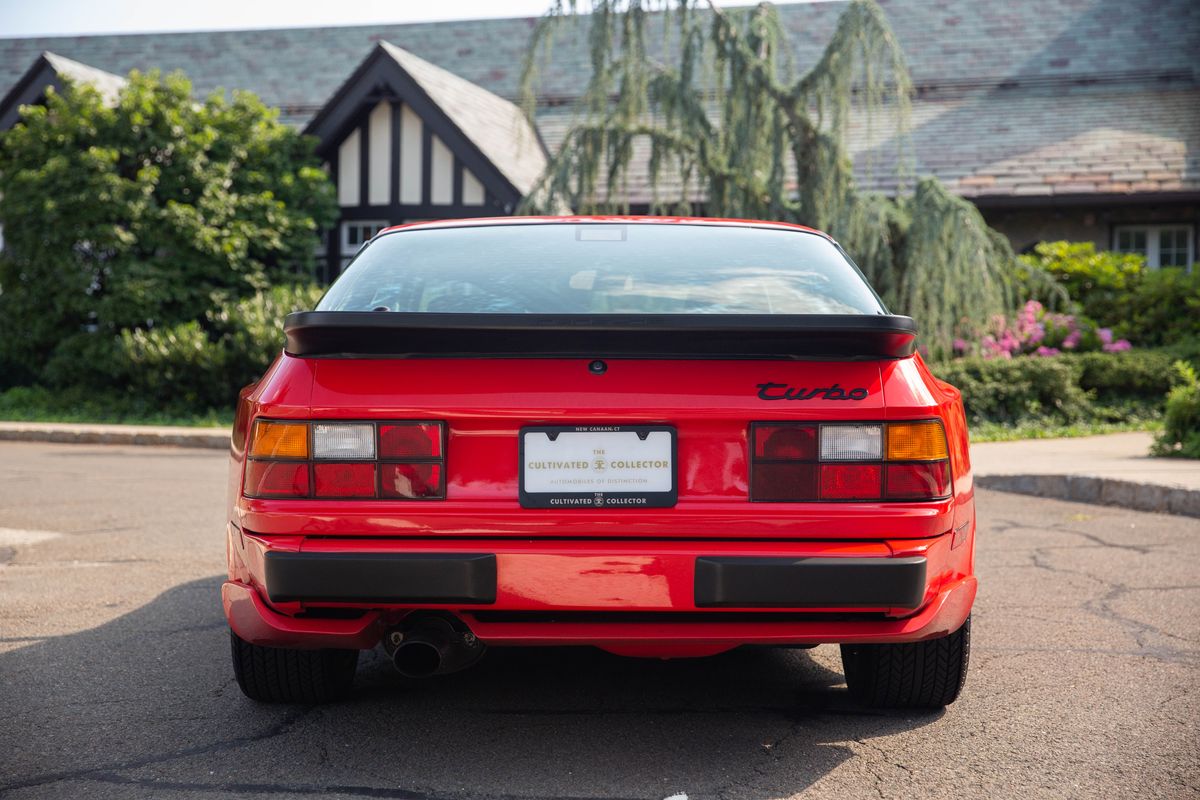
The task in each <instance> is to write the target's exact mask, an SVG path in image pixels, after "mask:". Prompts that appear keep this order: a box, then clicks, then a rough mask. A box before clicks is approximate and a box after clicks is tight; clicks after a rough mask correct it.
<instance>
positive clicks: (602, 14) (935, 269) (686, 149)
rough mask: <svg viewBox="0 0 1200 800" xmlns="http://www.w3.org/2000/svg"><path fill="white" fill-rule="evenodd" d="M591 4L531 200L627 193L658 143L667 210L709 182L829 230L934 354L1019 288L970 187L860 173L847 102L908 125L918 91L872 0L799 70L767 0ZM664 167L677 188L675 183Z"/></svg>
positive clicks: (556, 202) (534, 70) (539, 63)
mask: <svg viewBox="0 0 1200 800" xmlns="http://www.w3.org/2000/svg"><path fill="white" fill-rule="evenodd" d="M580 5H582V4H579V3H577V2H575V0H557V2H556V3H555V4H554V6H553V7H552V8H551V10H550V11H549V12H548V13H547V14H546V15H545V16H544V17H543V18H542V20H541V22H540V24H539V26H538V27H537V29H536V30H535V32H534V36H533V41H532V44H531V47H530V50H529V54H528V57H527V60H526V65H525V74H524V80H523V85H524V100H525V105H526V108H527V110H528V111H529V112H530V113H532V110H533V105H534V99H535V97H536V86H537V83H538V80H539V73H540V70H541V69H542V68H543V67H544V65H545V64H546V63H547V62H548V61H549V59H550V57H551V56H552V50H551V48H552V44H553V41H554V39H555V37H556V36H558V35H560V33H561V31H562V30H563V29H564V28H565V27H566V26H567V25H568V24H570V23H571V22H573V21H574V22H577V23H578V22H582V21H584V18H583V17H582V16H581V14H580V12H582V11H583V10H584V9H581V8H580V7H579V6H580ZM586 10H587V11H589V12H590V13H589V15H588V16H587V17H586V21H587V24H588V25H589V28H588V32H587V42H588V45H589V52H590V60H591V78H590V80H589V83H588V85H587V88H586V90H585V92H584V94H583V96H582V98H581V101H580V104H579V106H580V107H579V118H578V120H577V121H576V123H575V124H574V125H573V126H572V127H571V129H570V130H569V131H568V133H567V134H566V138H565V140H564V144H563V146H562V147H561V149H560V150H559V152H558V154H557V155H556V156H555V157H554V158H553V159H552V161H551V163H550V165H549V167H548V169H547V171H546V173H545V175H544V177H543V179H542V182H541V184H540V186H539V187H538V188H537V190H536V191H535V192H533V193H531V195H530V197H529V199H528V200H527V202H526V208H527V210H531V211H537V210H542V209H555V208H561V207H562V206H568V207H571V208H573V209H575V210H577V211H580V212H620V211H622V210H625V209H627V207H628V204H627V201H626V199H625V198H626V189H627V185H628V181H627V178H628V175H629V173H630V167H631V166H632V165H633V164H634V163H635V159H636V158H637V154H638V153H639V152H643V153H644V152H645V151H646V150H648V159H649V161H648V168H649V177H650V186H651V190H652V192H653V194H654V198H655V200H654V203H653V209H654V210H655V211H656V212H665V213H679V212H684V213H686V212H688V211H690V210H691V202H690V198H691V196H692V194H693V192H695V191H696V190H699V191H700V192H701V193H702V194H703V195H704V197H705V200H704V202H703V209H704V213H706V214H708V215H711V216H723V217H751V218H759V219H772V220H784V221H790V222H799V223H802V224H806V225H811V226H813V227H816V228H820V229H823V230H825V231H827V232H829V233H830V234H832V235H833V236H834V237H835V238H837V239H838V240H839V241H840V242H841V243H842V245H843V246H844V247H845V248H846V249H847V251H848V252H849V253H850V255H851V256H852V257H853V258H854V259H855V260H856V261H857V262H858V264H859V266H860V267H862V269H863V271H864V272H865V273H866V275H867V277H868V278H869V279H870V280H871V281H872V283H873V284H874V286H875V287H876V289H877V290H878V291H879V292H880V293H881V294H882V295H883V297H884V299H885V301H886V302H887V303H888V304H889V305H890V306H891V307H892V308H894V309H896V310H897V311H900V312H902V313H908V314H913V315H914V316H917V317H918V318H919V319H920V321H921V326H922V330H923V339H924V342H925V345H926V347H927V348H928V349H929V351H930V352H931V353H932V354H933V355H946V354H948V353H949V351H950V348H951V343H952V340H953V338H954V335H955V334H956V333H966V332H968V331H969V330H970V329H971V328H972V327H974V326H975V325H977V324H979V323H980V322H982V321H986V320H987V319H989V318H990V317H991V316H992V315H993V314H995V313H1000V312H1003V311H1004V310H1006V309H1008V308H1011V307H1012V306H1013V305H1014V296H1013V295H1014V292H1013V278H1014V272H1015V258H1014V255H1013V252H1012V250H1011V248H1010V247H1009V245H1008V242H1007V241H1006V240H1005V239H1004V238H1003V237H1002V236H1000V235H999V234H997V233H996V232H995V231H992V230H991V229H989V228H988V226H987V225H986V224H985V223H984V221H983V218H982V217H981V216H980V215H979V212H978V211H977V210H976V209H975V207H974V206H973V205H971V204H970V203H969V202H967V201H965V200H963V199H961V198H959V197H955V196H953V195H951V194H950V193H949V192H947V191H946V190H945V188H944V187H943V186H942V185H941V184H940V183H938V182H937V181H936V180H933V179H923V180H920V181H917V182H916V184H915V187H914V186H913V185H912V182H911V181H909V188H910V189H914V190H913V191H908V192H902V193H901V194H900V196H899V197H898V198H895V199H892V198H888V197H884V196H882V195H879V194H874V193H869V192H863V191H861V190H859V189H858V188H857V187H856V186H855V182H854V177H853V172H852V166H851V163H850V159H849V157H848V155H847V150H846V138H847V134H848V131H849V127H850V117H851V110H852V108H854V107H858V108H860V109H861V110H862V111H863V112H865V116H866V118H867V119H868V121H870V120H871V119H872V118H873V117H875V116H877V115H878V114H879V113H880V112H882V111H888V112H890V113H891V116H892V118H893V119H892V121H893V122H894V125H895V128H896V129H897V130H899V131H901V132H903V130H904V129H905V128H906V127H907V124H908V123H907V120H908V114H909V99H910V95H911V92H912V84H911V81H910V79H909V75H908V70H907V68H906V66H905V62H904V56H903V53H902V52H901V48H900V46H899V44H898V43H897V42H896V39H895V37H894V35H893V34H892V30H891V27H890V26H889V25H888V22H887V19H886V18H885V16H884V14H883V12H882V10H881V9H880V8H879V6H878V5H877V4H876V3H875V2H874V0H852V2H851V3H850V4H849V5H848V6H847V7H846V10H845V11H844V12H843V13H842V16H841V18H840V20H839V22H838V26H837V29H836V31H835V32H834V34H833V36H832V38H831V39H830V41H829V43H828V45H827V46H826V49H825V52H824V54H823V56H822V57H821V58H820V59H819V60H818V61H817V63H816V64H814V65H813V66H812V67H811V68H810V69H808V71H807V72H804V73H803V74H796V73H795V72H794V70H793V69H792V66H791V64H790V58H789V57H790V53H791V49H790V48H789V47H788V45H787V42H786V37H785V34H784V31H783V27H782V25H781V24H780V21H779V18H778V15H777V12H776V11H775V9H774V8H773V7H772V6H771V5H770V4H769V3H761V4H759V5H758V6H756V7H754V8H752V9H748V10H742V11H726V10H722V9H721V8H720V7H718V6H717V5H716V4H715V3H713V2H711V0H709V2H707V3H705V2H703V0H676V2H674V3H670V2H668V0H659V2H655V0H592V2H591V3H590V4H589V6H588V8H587V9H586ZM652 11H661V12H662V13H659V14H654V13H650V12H652ZM577 15H580V16H579V17H578V19H576V17H577ZM871 124H874V123H871ZM901 139H903V137H901ZM901 149H903V148H901ZM903 161H904V159H901V160H900V166H899V168H898V172H899V173H900V176H901V178H904V177H905V175H904V172H905V168H904V166H903ZM664 176H669V177H670V178H671V179H672V182H673V183H674V184H676V185H678V186H679V187H680V192H679V194H678V195H676V196H663V194H662V192H661V186H662V185H663V183H664V180H663V179H664Z"/></svg>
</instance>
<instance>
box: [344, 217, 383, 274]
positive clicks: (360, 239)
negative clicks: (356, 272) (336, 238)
mask: <svg viewBox="0 0 1200 800" xmlns="http://www.w3.org/2000/svg"><path fill="white" fill-rule="evenodd" d="M389 225H391V223H390V222H388V221H387V220H385V219H370V220H354V221H352V222H343V223H342V267H341V268H342V269H345V268H346V265H347V264H349V263H350V260H351V259H352V258H354V255H355V253H357V252H358V250H359V248H360V247H362V246H363V245H364V244H366V243H367V242H368V241H370V240H371V237H372V236H374V235H375V234H377V233H379V232H380V231H381V230H383V229H384V228H386V227H388V226H389Z"/></svg>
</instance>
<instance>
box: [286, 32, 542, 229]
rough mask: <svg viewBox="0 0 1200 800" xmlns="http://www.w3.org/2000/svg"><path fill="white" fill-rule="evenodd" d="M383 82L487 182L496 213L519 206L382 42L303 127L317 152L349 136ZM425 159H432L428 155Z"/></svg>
mask: <svg viewBox="0 0 1200 800" xmlns="http://www.w3.org/2000/svg"><path fill="white" fill-rule="evenodd" d="M381 86H382V87H386V89H387V90H388V91H389V92H390V93H391V94H392V95H393V96H394V97H396V98H399V99H400V100H401V101H402V102H404V103H407V104H408V106H409V108H411V109H412V110H413V112H414V113H416V115H417V116H418V117H420V118H421V120H422V122H423V123H424V124H423V127H424V129H425V130H426V131H429V132H431V133H432V134H434V135H436V136H437V137H438V138H439V139H441V140H442V142H443V143H445V145H446V146H447V147H448V148H450V152H451V153H453V154H454V155H455V156H456V157H457V158H458V160H459V162H460V163H461V164H463V165H465V166H466V167H467V168H468V169H470V170H471V172H472V173H474V175H475V177H476V178H477V179H478V180H479V181H480V182H481V183H482V184H483V185H484V188H485V190H486V191H487V194H488V196H489V197H494V198H496V204H495V205H494V206H493V207H492V211H493V213H496V212H500V213H504V212H503V209H504V208H505V207H507V208H509V209H512V208H516V206H517V204H518V203H519V202H520V201H521V193H520V192H519V191H518V190H517V189H516V187H514V186H513V185H512V184H511V183H510V182H509V181H508V179H507V178H505V177H504V175H503V173H501V172H500V170H499V169H498V168H497V167H496V165H495V164H493V163H492V162H491V160H490V159H489V158H488V157H487V156H485V155H484V154H483V153H482V152H481V151H480V150H479V148H478V147H476V146H475V143H474V142H472V141H471V139H470V138H469V137H468V136H467V135H466V134H465V133H464V132H463V131H462V130H460V129H459V127H458V126H457V125H455V124H454V122H453V121H452V120H451V119H450V118H449V117H448V116H447V115H446V113H445V112H444V111H442V109H441V108H440V107H439V106H438V105H437V104H436V103H434V102H433V100H432V99H431V98H430V97H429V95H428V94H427V93H426V92H425V90H424V89H423V88H421V86H420V84H418V83H417V82H416V81H415V80H413V79H412V77H411V76H409V74H408V73H407V72H406V71H405V70H404V68H403V67H401V66H400V64H398V63H397V62H396V60H395V59H394V58H392V56H391V54H390V53H388V52H387V51H386V50H385V49H384V48H383V46H382V45H380V46H378V47H376V49H375V50H374V51H373V52H372V53H371V54H370V55H369V56H367V58H366V59H364V61H363V63H362V64H360V65H359V67H358V69H356V70H355V71H354V73H353V74H352V75H351V76H350V77H349V78H348V79H347V80H346V82H345V83H343V84H342V86H341V87H340V88H339V89H338V90H337V92H336V93H335V94H334V96H333V97H332V98H331V99H330V100H329V102H328V103H326V104H325V106H324V107H323V108H322V109H321V110H320V111H319V112H318V113H317V115H316V116H315V117H314V118H313V120H312V121H311V122H310V123H309V124H308V125H307V126H306V127H305V129H304V132H305V133H307V134H309V135H312V136H316V137H317V138H318V139H319V140H320V144H319V145H318V146H317V152H318V154H320V155H322V156H323V157H325V158H328V155H327V153H328V152H329V150H331V149H336V148H337V146H338V145H339V144H340V143H341V141H342V139H343V138H345V134H346V133H348V132H349V130H351V129H353V127H354V125H355V124H357V123H358V122H359V118H360V116H361V115H364V114H366V113H369V111H370V107H371V105H372V103H373V101H375V100H378V98H379V96H380V95H379V92H380V87H381ZM393 119H395V117H393ZM426 163H427V164H428V163H429V162H428V160H426ZM423 197H425V198H426V199H427V198H428V195H427V194H423ZM438 208H442V207H441V206H439V207H438ZM481 213H486V212H484V210H483V209H480V208H474V212H473V215H474V216H479V215H480V214H481ZM393 218H394V219H399V218H398V217H393Z"/></svg>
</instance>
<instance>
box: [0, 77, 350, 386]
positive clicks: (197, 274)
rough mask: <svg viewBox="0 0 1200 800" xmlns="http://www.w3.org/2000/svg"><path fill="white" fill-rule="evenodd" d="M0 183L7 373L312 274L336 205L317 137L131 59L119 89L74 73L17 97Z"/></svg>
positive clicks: (22, 372) (247, 100) (31, 370)
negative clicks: (107, 92)
mask: <svg viewBox="0 0 1200 800" xmlns="http://www.w3.org/2000/svg"><path fill="white" fill-rule="evenodd" d="M0 193H2V194H0V221H3V224H4V234H5V250H4V252H3V254H0V386H2V385H13V384H18V383H23V382H29V381H31V380H36V379H38V378H40V376H41V375H42V372H43V368H44V366H45V365H46V363H47V362H48V361H49V362H52V363H53V362H55V361H57V362H58V368H57V370H56V371H57V372H58V373H60V374H64V373H69V372H70V370H71V366H72V363H73V362H75V363H81V366H85V365H84V364H82V362H84V361H87V360H92V361H95V362H96V363H97V364H101V363H103V355H104V354H105V353H108V352H109V351H110V349H111V348H114V347H116V346H117V342H119V336H120V333H121V332H122V331H125V332H127V333H129V332H136V331H147V330H152V329H155V328H159V327H167V326H171V325H174V324H176V323H181V322H185V321H188V320H198V321H200V324H201V325H203V324H204V320H205V312H206V311H208V310H209V309H210V308H212V307H214V306H215V305H217V304H219V303H221V302H223V301H226V300H232V299H236V298H239V297H245V296H248V295H253V294H254V293H255V292H256V291H258V290H260V289H262V288H264V287H266V286H269V285H271V284H274V283H277V282H281V281H282V282H291V281H297V280H306V281H307V280H311V278H312V273H313V268H314V251H315V248H316V244H317V235H318V231H319V230H320V229H321V228H323V227H327V226H328V225H330V224H331V223H332V222H333V220H334V218H335V214H336V203H335V199H334V195H333V190H332V187H331V185H330V182H329V179H328V177H327V176H326V174H325V173H324V171H323V170H322V169H321V167H320V164H319V162H318V161H317V159H316V157H315V155H314V153H313V142H312V140H310V139H308V138H305V137H302V136H300V135H299V134H298V133H297V132H296V131H294V130H293V129H292V128H290V127H288V126H286V125H284V124H283V123H281V122H280V121H279V120H278V118H277V112H275V111H273V110H271V109H268V108H267V107H266V106H264V105H263V104H262V102H261V101H259V100H258V99H257V98H256V97H255V96H253V95H251V94H248V93H244V92H235V93H233V95H232V96H231V97H230V98H228V99H227V98H226V97H225V96H224V95H222V94H219V93H218V94H214V95H212V96H210V97H209V98H207V99H205V100H203V101H200V100H197V99H195V98H194V97H193V96H192V87H191V84H190V83H189V82H188V81H187V80H186V79H185V78H184V77H183V76H182V75H178V74H175V75H170V76H167V77H165V78H163V77H160V76H159V75H157V74H155V73H151V74H146V75H143V74H139V73H136V72H134V73H132V74H131V75H130V76H129V81H128V84H127V85H126V86H125V88H124V89H123V90H122V91H121V93H120V95H119V97H118V99H117V101H116V103H115V105H113V104H106V103H105V102H104V100H103V99H102V97H101V96H100V94H99V93H98V92H96V91H95V90H94V89H92V88H91V87H89V86H85V85H76V86H68V88H67V89H66V90H65V91H64V92H62V93H56V92H53V91H52V92H50V93H49V95H48V97H47V102H46V104H45V105H37V106H29V107H26V108H24V109H23V110H22V117H21V121H20V122H19V123H18V124H17V125H16V126H14V127H13V128H12V129H11V130H9V131H8V132H6V133H4V134H3V135H2V138H0ZM64 360H65V362H66V363H64Z"/></svg>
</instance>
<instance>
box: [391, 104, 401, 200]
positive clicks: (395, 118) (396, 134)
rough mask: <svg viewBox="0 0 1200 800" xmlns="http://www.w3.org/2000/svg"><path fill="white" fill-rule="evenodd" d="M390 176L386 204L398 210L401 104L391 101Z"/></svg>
mask: <svg viewBox="0 0 1200 800" xmlns="http://www.w3.org/2000/svg"><path fill="white" fill-rule="evenodd" d="M391 103H392V154H391V160H392V167H391V169H392V174H391V175H390V176H389V180H390V181H391V182H392V183H391V186H392V191H391V192H389V193H388V203H389V204H390V205H391V206H393V207H395V208H398V207H399V206H400V107H401V103H400V102H399V101H398V100H392V101H391ZM392 221H393V222H399V220H398V219H393V220H392Z"/></svg>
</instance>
